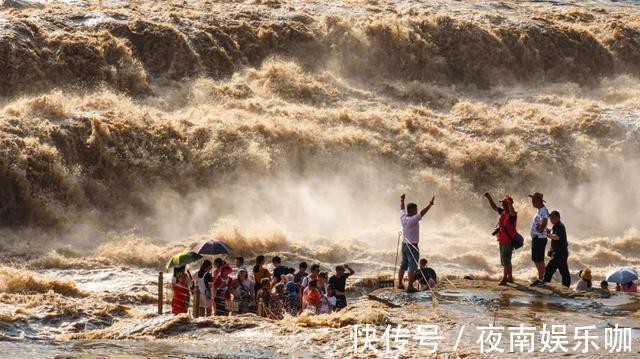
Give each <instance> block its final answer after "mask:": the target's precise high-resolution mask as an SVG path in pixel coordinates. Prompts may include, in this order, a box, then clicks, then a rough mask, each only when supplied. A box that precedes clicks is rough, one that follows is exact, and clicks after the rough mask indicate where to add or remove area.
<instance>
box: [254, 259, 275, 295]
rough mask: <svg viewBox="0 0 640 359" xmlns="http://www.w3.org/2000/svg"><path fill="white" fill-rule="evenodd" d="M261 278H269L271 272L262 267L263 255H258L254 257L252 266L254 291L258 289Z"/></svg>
mask: <svg viewBox="0 0 640 359" xmlns="http://www.w3.org/2000/svg"><path fill="white" fill-rule="evenodd" d="M262 278H268V279H271V273H269V271H268V270H267V268H265V267H264V256H263V255H259V256H257V257H256V265H254V266H253V280H254V281H255V283H256V284H255V286H256V287H255V292H256V293H257V292H258V291H259V290H260V287H261V285H260V282H261V281H262Z"/></svg>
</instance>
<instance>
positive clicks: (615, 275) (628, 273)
mask: <svg viewBox="0 0 640 359" xmlns="http://www.w3.org/2000/svg"><path fill="white" fill-rule="evenodd" d="M634 280H638V273H637V272H636V270H635V269H633V268H631V267H623V268H618V269H614V270H612V271H610V272H609V273H607V282H612V283H629V282H633V281H634Z"/></svg>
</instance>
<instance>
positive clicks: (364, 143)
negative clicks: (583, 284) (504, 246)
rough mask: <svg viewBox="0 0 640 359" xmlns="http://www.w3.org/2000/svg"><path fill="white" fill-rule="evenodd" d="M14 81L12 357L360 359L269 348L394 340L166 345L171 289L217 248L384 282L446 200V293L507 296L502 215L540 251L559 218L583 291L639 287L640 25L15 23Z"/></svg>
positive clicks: (8, 113) (442, 222)
mask: <svg viewBox="0 0 640 359" xmlns="http://www.w3.org/2000/svg"><path fill="white" fill-rule="evenodd" d="M0 69H1V70H0V226H1V228H0V236H1V237H0V253H2V257H3V258H4V261H5V263H8V264H7V265H6V267H1V268H0V280H1V281H0V303H1V304H2V311H0V325H2V328H3V333H0V340H5V339H6V340H11V341H12V343H13V344H11V345H15V347H13V348H14V352H15V353H16V355H17V354H19V353H21V352H22V350H24V348H25V347H24V344H22V343H24V342H25V341H26V342H28V343H31V344H29V345H28V346H27V348H29V350H33V353H34V356H47V355H49V354H47V353H54V352H55V353H66V352H75V351H88V352H100V351H101V350H104V351H105V352H107V353H109V352H111V350H114V353H120V351H118V350H117V349H113V348H114V347H115V348H117V347H118V345H123V346H131V347H132V348H137V349H135V350H134V351H133V352H136V351H139V352H140V353H147V354H148V355H163V354H166V353H170V352H172V351H180V350H182V351H181V352H182V353H186V354H185V355H196V356H197V355H199V354H198V353H200V351H199V349H198V348H197V345H196V344H193V347H191V345H192V344H184V345H177V344H176V340H173V341H172V340H170V339H171V338H174V339H175V338H178V337H180V338H182V337H181V336H183V335H187V334H184V333H185V332H189V330H188V329H189V328H191V329H192V330H193V331H194V332H193V333H191V334H188V335H192V337H197V335H199V334H197V333H199V332H198V330H202V328H205V327H207V328H209V330H210V331H213V329H211V328H210V327H211V326H214V327H215V328H217V329H216V330H219V332H220V333H225V332H229V331H231V332H234V331H236V330H245V331H249V332H250V333H248V334H247V333H246V332H244V334H243V337H241V338H250V339H246V340H247V341H248V342H249V344H250V345H249V346H250V347H251V348H253V349H251V350H254V351H249V352H248V353H246V354H247V355H248V356H274V355H285V356H287V355H297V356H305V355H307V354H309V352H310V353H316V355H318V353H324V352H325V349H323V348H324V347H326V346H327V345H331V346H333V348H334V349H332V350H334V351H333V353H334V354H333V355H342V354H339V353H342V352H341V351H340V350H346V349H345V348H347V349H348V347H349V344H348V343H346V342H347V339H348V332H347V333H346V337H345V334H344V332H343V331H340V330H338V332H337V333H340V334H338V336H340V337H341V339H344V341H342V342H340V341H338V342H337V343H334V342H331V340H329V339H327V338H329V337H335V336H336V334H335V332H327V333H324V332H322V330H325V329H321V330H320V332H317V331H316V332H313V333H315V334H314V335H316V336H320V337H321V336H322V335H325V336H327V338H324V339H322V337H321V338H320V339H318V340H317V341H318V343H319V344H317V345H316V344H314V343H309V345H308V346H304V347H303V348H302V349H296V350H293V351H292V350H283V349H282V348H279V347H278V343H279V341H278V339H273V338H271V337H272V336H275V337H278V335H286V336H287V338H289V339H287V340H292V341H293V342H296V340H298V339H300V338H298V336H300V337H301V338H306V337H307V334H309V333H307V332H306V330H305V329H302V328H303V326H306V325H309V326H313V327H316V326H319V327H321V328H326V327H332V326H341V325H346V324H351V323H364V322H365V321H367V322H370V323H385V322H386V320H388V319H389V318H391V317H392V315H391V314H389V313H388V312H387V310H386V309H384V308H383V307H377V306H375V305H374V306H371V304H370V303H369V302H366V303H365V304H363V305H362V308H360V307H357V306H356V308H354V309H353V311H351V312H350V313H344V314H341V316H342V317H339V316H334V317H331V318H328V319H327V318H325V319H322V320H316V318H306V319H304V320H294V319H291V320H289V322H287V323H286V324H282V325H277V324H274V323H265V322H261V321H256V320H255V319H254V318H244V319H242V320H237V321H228V322H224V321H223V322H222V323H218V322H215V323H214V324H215V325H214V324H212V323H213V322H207V321H203V322H200V323H199V324H193V323H191V322H189V320H188V319H186V318H178V319H175V318H168V319H163V318H162V317H154V316H153V315H152V314H151V311H152V310H153V300H154V296H155V292H154V291H153V287H154V281H155V275H156V272H157V269H158V268H161V267H162V266H163V265H164V263H166V261H167V259H168V257H169V256H170V255H171V254H173V253H174V252H177V251H179V250H182V249H184V248H185V247H188V246H189V245H190V244H192V243H193V242H195V241H196V240H197V239H200V238H215V239H222V240H225V241H226V242H227V243H229V244H230V245H231V246H232V247H233V248H234V250H235V252H236V253H238V254H242V255H244V256H245V257H247V258H248V257H253V256H255V255H256V254H267V256H269V255H271V254H276V253H277V254H281V256H282V257H283V260H284V262H285V264H288V265H291V266H293V265H295V264H296V263H297V262H298V261H300V260H302V259H304V260H307V261H310V262H315V261H317V262H319V263H321V264H322V265H323V267H324V268H326V269H329V268H330V267H331V266H333V265H334V264H336V263H342V262H349V263H353V264H354V267H355V268H356V270H357V271H358V272H359V273H360V274H362V276H363V277H364V276H369V275H372V276H373V275H378V274H388V273H390V272H391V271H392V270H393V262H394V259H395V244H396V240H397V231H398V229H399V228H398V227H399V226H398V223H397V222H398V218H397V217H398V215H397V213H398V205H399V204H398V197H399V195H400V193H402V192H407V196H408V198H409V199H410V200H411V201H417V202H418V204H419V205H420V204H424V203H425V202H426V200H427V199H428V198H430V196H431V195H432V194H434V193H435V194H436V195H437V200H436V203H437V204H436V206H435V207H434V209H433V210H432V212H430V213H429V215H428V218H427V219H426V221H424V222H423V229H422V232H423V237H422V244H421V248H422V251H423V252H424V253H426V256H427V257H428V258H429V259H430V262H431V263H432V265H433V266H435V267H436V268H437V269H438V270H439V271H440V272H442V273H449V274H453V275H463V274H473V275H476V276H495V275H496V274H497V273H498V272H499V271H500V267H499V266H498V265H499V261H498V258H497V250H496V248H495V241H494V239H493V238H491V236H490V233H491V231H492V229H493V226H494V224H495V221H496V219H495V218H494V216H493V214H492V213H491V211H490V210H489V209H488V208H487V206H486V204H485V203H484V202H483V198H482V194H483V193H484V192H485V191H490V192H492V193H494V194H495V195H496V196H499V195H501V194H504V193H510V194H512V195H513V196H514V197H515V198H516V202H517V203H516V207H517V210H518V211H519V213H520V218H521V220H520V224H519V227H520V230H521V232H523V233H528V226H529V217H530V216H531V215H532V214H533V210H532V208H531V206H530V204H529V202H528V201H527V197H526V194H528V193H531V192H534V191H539V192H543V193H544V194H545V198H546V199H547V201H548V206H549V207H550V208H552V209H558V210H559V211H560V212H561V213H562V215H563V220H564V222H565V223H566V225H567V229H568V231H569V236H570V238H569V240H570V251H571V257H570V262H569V263H570V267H571V269H572V271H577V269H579V268H582V267H591V268H592V270H593V272H594V274H595V276H596V277H597V278H600V277H599V276H601V275H602V274H603V273H604V272H605V271H606V270H608V269H610V268H612V267H616V266H621V265H631V266H636V267H637V266H639V265H640V234H639V232H638V231H637V228H638V227H637V224H638V223H640V190H638V186H637V178H638V176H640V158H639V156H638V154H639V150H640V7H639V6H638V5H634V4H633V2H608V1H549V2H544V1H542V2H541V1H535V2H533V1H532V2H530V1H445V0H440V1H400V0H393V1H383V0H366V1H364V0H363V1H356V0H340V1H330V2H329V1H302V0H289V1H286V0H268V1H266V0H255V1H253V0H247V1H231V0H229V1H204V2H191V1H163V2H138V1H136V2H131V3H128V4H127V3H122V2H104V3H103V4H102V6H99V5H98V4H97V3H94V2H91V3H87V2H68V3H64V2H55V3H39V2H28V1H27V2H22V1H5V2H4V6H3V7H2V9H1V10H0ZM527 253H528V247H527V246H525V249H524V250H521V251H519V252H516V253H515V257H514V261H515V263H514V264H515V267H516V272H517V273H518V274H519V275H520V276H521V277H522V278H527V276H528V275H530V274H532V272H533V269H532V268H531V264H530V262H529V256H528V254H527ZM14 264H15V265H14ZM16 266H17V267H18V268H21V269H20V270H18V271H17V270H16V269H15V267H16ZM22 268H24V269H22ZM441 314H442V313H441ZM589 315H591V314H589ZM589 315H587V319H588V318H590V317H589ZM594 315H595V314H594ZM307 320H308V321H309V322H307ZM451 320H452V321H453V322H455V321H456V320H464V319H461V318H454V319H451ZM332 323H333V324H332ZM335 323H339V324H335ZM334 324H335V325H334ZM485 324H486V323H485ZM198 328H200V329H198ZM247 328H250V329H247ZM283 328H284V329H283ZM326 330H328V329H326ZM194 333H196V334H194ZM265 333H266V334H265ZM283 333H284V334H283ZM323 333H324V334H323ZM209 334H211V335H214V336H215V335H217V334H218V333H217V332H216V333H209ZM254 334H255V335H254ZM265 335H266V336H268V337H269V338H270V339H269V338H266V339H265V338H264V336H265ZM192 337H189V338H192ZM343 337H344V338H343ZM167 338H168V339H167ZM255 338H262V339H255ZM69 339H73V341H72V343H74V344H73V345H72V344H60V342H59V341H60V340H65V343H69V342H67V341H66V340H69ZM151 339H153V340H158V341H160V339H162V340H165V341H167V342H166V343H165V342H163V343H164V344H162V345H166V346H167V347H163V346H162V345H160V344H158V346H154V345H149V344H148V343H147V341H148V340H151ZM182 339H184V338H182ZM182 339H181V340H182ZM78 340H79V341H78ZM114 340H115V342H116V343H120V342H121V343H125V344H113V342H111V341H114ZM184 340H186V339H184ZM229 340H230V342H229V343H230V344H229V346H228V347H226V349H228V350H236V351H241V349H239V348H242V347H243V340H244V339H238V338H237V337H234V338H233V339H229ZM301 340H302V339H301ZM305 340H311V341H312V342H313V339H305ZM14 341H15V342H14ZM328 342H331V343H332V344H327V343H328ZM16 343H17V344H16ZM43 343H44V344H43ZM265 343H266V344H265ZM345 343H346V344H345ZM74 346H75V347H74ZM105 348H107V349H105ZM162 348H165V349H166V350H164V351H163V349H162ZM229 348H231V349H229ZM233 348H235V349H233ZM224 349H225V347H220V348H219V350H218V352H219V353H225V351H224ZM285 349H286V348H285ZM154 350H157V351H154ZM129 353H131V352H129ZM336 353H338V354H336ZM236 354H237V353H236Z"/></svg>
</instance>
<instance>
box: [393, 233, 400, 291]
mask: <svg viewBox="0 0 640 359" xmlns="http://www.w3.org/2000/svg"><path fill="white" fill-rule="evenodd" d="M400 237H402V232H398V244H396V261H395V262H394V263H393V277H392V278H391V280H392V281H393V283H395V282H396V272H397V271H398V251H400ZM401 284H402V283H398V286H400V285H401Z"/></svg>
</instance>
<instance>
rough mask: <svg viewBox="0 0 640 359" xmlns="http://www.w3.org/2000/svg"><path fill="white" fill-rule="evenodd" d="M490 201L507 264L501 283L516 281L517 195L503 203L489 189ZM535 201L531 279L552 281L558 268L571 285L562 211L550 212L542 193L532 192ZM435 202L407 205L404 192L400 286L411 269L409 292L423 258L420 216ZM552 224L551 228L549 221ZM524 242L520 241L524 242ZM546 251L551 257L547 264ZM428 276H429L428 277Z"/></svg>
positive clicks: (401, 215)
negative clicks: (549, 248) (533, 273)
mask: <svg viewBox="0 0 640 359" xmlns="http://www.w3.org/2000/svg"><path fill="white" fill-rule="evenodd" d="M485 197H486V198H487V200H488V202H489V205H490V206H491V208H492V209H493V210H494V211H496V212H497V213H498V215H499V219H498V225H497V227H496V229H495V231H494V233H493V234H494V235H495V236H496V238H497V241H498V244H499V251H500V262H501V264H502V267H503V276H502V280H501V281H500V285H507V284H508V283H513V281H514V280H513V266H512V263H511V258H512V254H513V250H514V249H516V248H519V246H518V245H517V244H516V243H517V241H518V237H519V238H522V237H520V235H519V234H518V231H517V222H518V213H517V212H516V210H515V208H514V206H513V198H511V196H508V195H507V196H505V197H504V198H503V199H502V200H501V201H500V204H501V207H499V206H498V205H497V204H496V203H495V202H494V200H493V197H491V195H490V194H489V193H485ZM529 197H530V198H531V204H532V205H533V207H534V208H535V209H536V214H535V216H534V218H533V221H532V224H531V233H530V234H531V260H532V261H533V263H534V264H535V267H536V272H537V273H536V274H537V278H536V279H535V280H534V281H533V282H532V283H531V285H532V286H540V285H543V284H544V283H547V282H550V281H551V278H552V277H553V275H554V273H555V272H556V271H558V270H559V271H560V274H561V275H562V284H563V285H565V286H567V287H569V286H570V285H571V274H570V273H569V265H568V263H567V261H568V258H569V249H568V248H569V244H568V242H567V231H566V228H565V226H564V224H563V223H562V220H561V218H560V212H558V211H552V212H551V213H549V211H548V209H547V208H546V206H545V200H544V196H543V194H542V193H538V192H536V193H534V194H532V195H529ZM434 205H435V196H434V197H433V198H432V199H431V201H429V203H428V205H427V206H426V207H424V208H423V209H422V210H421V211H420V212H418V206H417V205H416V204H415V203H409V204H407V205H406V206H405V195H404V194H402V196H400V210H401V213H400V222H401V224H402V231H403V241H402V262H401V264H400V270H399V273H398V288H399V289H405V287H404V282H403V281H404V275H405V271H408V277H409V284H408V287H407V288H406V290H407V292H409V293H411V292H415V291H417V289H416V288H415V287H414V285H413V283H414V282H415V281H416V280H418V279H420V278H416V274H421V272H419V271H418V268H417V266H418V258H420V249H419V248H418V243H419V237H420V220H421V219H422V218H423V217H424V215H426V214H427V212H429V210H430V209H431V207H433V206H434ZM549 224H552V225H553V226H552V228H551V230H549V229H548V225H549ZM549 239H550V240H551V250H550V251H549V252H547V251H546V248H547V244H548V241H549ZM521 245H522V244H520V246H521ZM545 254H547V255H548V256H549V257H550V258H551V259H550V260H549V262H548V263H547V264H546V266H545ZM425 279H426V278H425Z"/></svg>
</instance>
